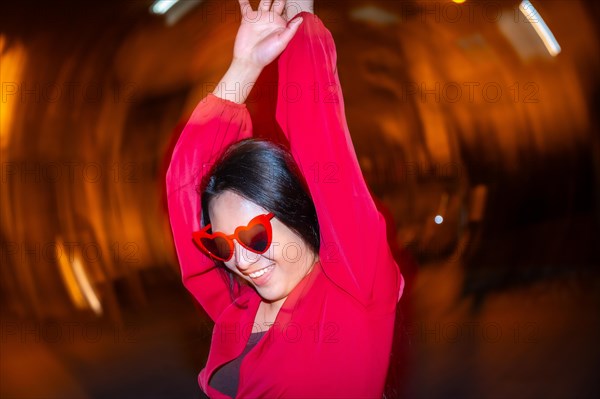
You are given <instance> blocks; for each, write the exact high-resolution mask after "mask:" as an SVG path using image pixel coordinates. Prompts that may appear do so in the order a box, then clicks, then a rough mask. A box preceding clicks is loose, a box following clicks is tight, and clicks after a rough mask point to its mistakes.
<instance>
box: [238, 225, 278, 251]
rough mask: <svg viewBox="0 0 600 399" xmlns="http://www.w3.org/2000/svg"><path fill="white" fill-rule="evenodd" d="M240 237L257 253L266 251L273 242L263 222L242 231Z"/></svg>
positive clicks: (242, 241)
mask: <svg viewBox="0 0 600 399" xmlns="http://www.w3.org/2000/svg"><path fill="white" fill-rule="evenodd" d="M238 237H239V238H240V241H241V243H242V244H244V245H245V246H246V247H247V248H248V249H250V250H252V251H254V252H257V253H263V252H265V251H266V250H267V248H269V245H270V244H271V243H270V242H269V235H268V233H267V228H266V227H265V225H264V224H262V223H260V224H257V225H254V226H253V227H252V228H251V229H248V230H245V231H241V232H240V233H239V234H238Z"/></svg>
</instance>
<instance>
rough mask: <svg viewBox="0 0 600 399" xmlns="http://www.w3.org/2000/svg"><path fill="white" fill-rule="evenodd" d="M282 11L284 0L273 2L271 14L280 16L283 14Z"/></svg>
mask: <svg viewBox="0 0 600 399" xmlns="http://www.w3.org/2000/svg"><path fill="white" fill-rule="evenodd" d="M283 10H285V0H275V2H274V3H273V12H275V14H278V15H281V14H283Z"/></svg>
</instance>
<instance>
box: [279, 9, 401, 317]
mask: <svg viewBox="0 0 600 399" xmlns="http://www.w3.org/2000/svg"><path fill="white" fill-rule="evenodd" d="M298 16H303V18H304V21H303V22H302V25H301V26H300V28H299V29H298V32H297V33H296V35H295V36H294V38H293V39H292V41H291V42H290V43H289V44H288V46H287V48H286V50H285V51H284V52H283V53H282V55H281V56H280V58H279V61H278V62H279V87H278V96H279V97H278V103H277V111H276V112H277V121H278V123H279V125H280V126H281V128H282V130H283V131H284V134H285V135H286V137H287V138H288V140H289V144H290V149H291V151H292V154H293V156H294V159H295V160H296V162H297V163H298V165H299V167H300V169H301V170H302V173H303V175H304V177H305V179H306V182H307V184H308V186H309V189H310V193H311V196H312V198H313V201H314V203H315V207H316V210H317V216H318V219H319V226H320V230H321V250H320V258H321V264H322V266H323V270H324V272H325V274H327V275H328V276H329V277H330V278H331V279H332V280H333V281H334V282H335V283H336V284H337V285H338V286H340V287H341V288H343V289H344V290H345V291H347V292H348V293H349V294H351V295H352V296H354V297H355V298H356V299H358V300H359V301H360V302H361V303H363V304H364V305H367V304H372V303H374V301H375V302H378V303H379V302H381V301H388V302H387V303H392V302H391V301H392V300H393V301H394V302H393V304H394V306H395V303H396V302H397V300H398V298H399V295H400V294H401V292H402V288H403V278H402V275H401V274H400V271H399V268H398V266H397V265H396V263H395V261H394V259H393V256H392V253H391V251H390V249H389V246H388V243H387V239H386V223H385V219H384V218H383V217H382V216H381V214H380V213H379V212H378V210H377V208H376V207H375V204H374V202H373V199H372V198H371V195H370V193H369V190H368V188H367V186H366V183H365V181H364V178H363V176H362V173H361V170H360V167H359V164H358V161H357V159H356V154H355V151H354V147H353V144H352V140H351V138H350V133H349V131H348V126H347V123H346V117H345V113H344V99H343V96H342V90H341V86H340V81H339V77H338V74H337V67H336V63H337V55H336V49H335V44H334V41H333V37H332V36H331V33H330V32H329V30H327V28H326V27H325V26H324V25H323V23H322V21H321V20H320V19H319V18H318V17H317V16H316V15H313V14H310V13H307V12H303V13H300V14H298V15H297V16H296V17H298Z"/></svg>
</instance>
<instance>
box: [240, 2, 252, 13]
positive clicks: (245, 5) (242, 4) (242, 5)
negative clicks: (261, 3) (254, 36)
mask: <svg viewBox="0 0 600 399" xmlns="http://www.w3.org/2000/svg"><path fill="white" fill-rule="evenodd" d="M238 2H239V3H240V11H241V12H242V15H244V13H246V12H247V11H248V7H250V11H252V6H251V5H250V0H238Z"/></svg>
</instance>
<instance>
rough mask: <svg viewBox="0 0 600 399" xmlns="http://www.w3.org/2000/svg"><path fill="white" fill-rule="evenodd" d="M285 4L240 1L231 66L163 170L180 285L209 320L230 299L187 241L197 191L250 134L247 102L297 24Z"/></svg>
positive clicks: (197, 210) (196, 217)
mask: <svg viewBox="0 0 600 399" xmlns="http://www.w3.org/2000/svg"><path fill="white" fill-rule="evenodd" d="M284 5H285V2H282V3H281V4H279V5H278V6H277V8H275V6H273V9H271V7H270V2H265V1H263V2H261V4H260V6H259V8H258V9H257V10H252V8H251V7H250V5H249V3H248V1H243V0H240V9H241V12H242V22H241V24H240V28H239V30H238V34H237V37H236V41H235V45H234V53H233V61H232V63H231V66H230V67H229V69H228V70H227V72H226V73H225V75H224V76H223V78H222V79H221V81H220V82H219V83H218V84H217V86H216V88H215V90H214V92H213V93H211V94H209V95H208V96H207V97H205V98H204V99H203V100H201V101H200V103H199V104H198V105H197V106H196V108H195V110H194V112H193V113H192V115H191V117H190V119H189V120H188V122H187V124H186V126H185V127H184V129H183V131H182V133H181V136H180V137H179V139H178V141H177V143H176V144H175V147H174V150H173V154H172V157H171V161H170V163H169V168H168V170H167V175H166V190H167V203H168V208H169V219H170V222H171V230H172V232H173V240H174V243H175V249H176V252H177V257H178V259H179V264H180V268H181V274H182V279H183V283H184V285H185V287H186V288H187V289H188V290H189V291H190V293H191V294H192V295H193V296H194V297H195V298H196V300H197V301H198V302H199V303H200V305H201V306H202V307H203V308H204V310H205V311H206V312H207V314H208V315H209V316H210V317H211V318H212V319H213V320H216V319H217V318H218V317H219V315H220V314H221V312H222V311H223V310H224V309H225V308H226V307H227V306H229V305H230V304H231V297H230V294H229V287H228V283H227V281H226V280H225V279H224V278H223V276H222V275H221V274H220V273H219V271H218V270H217V269H216V267H215V264H214V262H213V261H212V260H210V258H208V257H207V256H206V255H204V254H203V253H202V252H201V251H200V250H199V249H198V248H197V247H196V246H195V244H194V243H193V241H192V233H193V232H194V231H197V230H199V229H200V228H201V226H200V221H201V212H202V211H201V210H202V206H201V203H200V195H199V192H198V187H199V185H200V182H201V180H202V178H203V177H204V176H205V175H206V174H207V173H208V172H209V171H210V168H211V167H212V165H213V164H214V163H215V162H217V161H218V160H219V159H220V157H221V155H222V153H223V152H224V151H225V150H226V149H227V148H228V147H229V146H230V145H231V144H233V143H235V142H237V141H239V140H241V139H244V138H247V137H250V136H251V135H252V123H251V119H250V114H249V113H248V110H247V108H246V105H245V104H244V102H245V101H246V97H247V95H248V93H249V92H250V89H251V88H252V86H253V85H254V82H255V81H256V79H257V78H258V76H259V75H260V73H261V71H262V69H263V68H264V67H265V65H267V64H268V63H270V62H272V61H273V60H274V59H275V58H276V57H278V56H279V54H280V53H281V51H283V49H284V48H285V46H286V45H287V43H288V42H289V41H290V39H291V38H292V37H293V35H294V33H295V32H296V30H297V29H298V26H299V25H300V23H299V22H295V23H294V24H289V25H288V24H287V21H285V20H284V19H283V18H282V17H281V14H282V12H283V7H284Z"/></svg>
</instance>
